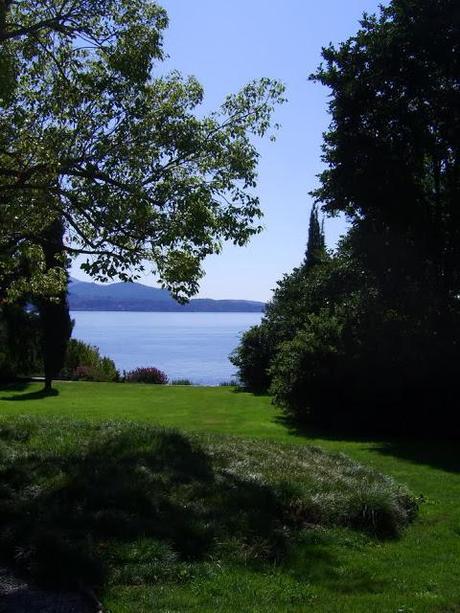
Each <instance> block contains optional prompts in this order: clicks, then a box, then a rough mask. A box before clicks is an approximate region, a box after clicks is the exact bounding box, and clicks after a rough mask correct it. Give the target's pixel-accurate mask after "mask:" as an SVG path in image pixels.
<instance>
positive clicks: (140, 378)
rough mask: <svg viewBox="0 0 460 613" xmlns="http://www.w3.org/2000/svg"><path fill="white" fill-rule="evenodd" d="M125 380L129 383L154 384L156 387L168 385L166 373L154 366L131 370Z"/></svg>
mask: <svg viewBox="0 0 460 613" xmlns="http://www.w3.org/2000/svg"><path fill="white" fill-rule="evenodd" d="M125 380H126V381H127V382H128V383H153V384H156V385H166V383H168V377H167V375H166V373H164V372H163V371H162V370H159V369H158V368H155V367H154V366H145V367H141V368H136V369H134V370H130V371H129V372H128V373H126V377H125Z"/></svg>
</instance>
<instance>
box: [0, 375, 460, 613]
mask: <svg viewBox="0 0 460 613" xmlns="http://www.w3.org/2000/svg"><path fill="white" fill-rule="evenodd" d="M38 390H39V388H38V386H36V385H32V386H23V387H22V389H19V388H16V389H12V388H10V389H9V390H4V391H3V392H0V412H1V414H2V415H4V416H17V415H21V414H23V415H40V416H42V417H60V416H63V415H65V416H68V417H73V418H78V419H84V420H90V421H92V422H100V421H107V420H108V419H116V420H121V419H125V418H126V419H129V420H134V421H137V422H144V423H145V422H149V423H153V424H161V425H167V426H174V427H177V426H180V427H181V428H182V429H184V430H188V431H196V432H198V431H201V432H202V433H204V434H202V435H200V440H199V441H195V438H194V437H192V443H190V444H191V445H192V447H193V445H194V444H195V443H196V444H198V445H199V448H200V449H201V451H202V452H203V453H204V454H205V456H206V457H207V458H208V460H206V462H210V463H211V465H212V467H213V474H214V475H215V474H216V473H217V474H220V471H221V470H223V471H224V473H225V470H230V473H231V472H232V470H234V469H233V468H232V465H233V464H232V463H233V459H232V458H233V456H235V458H238V459H235V460H234V461H235V462H236V463H237V464H238V463H239V464H241V465H243V466H246V467H247V470H248V471H249V472H248V475H250V474H254V475H256V476H257V475H258V474H259V473H260V468H259V466H258V461H259V459H258V458H259V456H261V457H262V460H260V461H261V462H262V463H263V464H264V465H265V466H266V468H267V469H266V471H265V473H264V480H265V482H266V485H267V487H268V488H269V490H270V491H271V492H273V493H274V495H275V494H276V495H277V496H279V497H280V498H279V500H281V501H283V504H285V505H286V507H283V508H285V509H286V508H287V509H289V510H290V512H291V513H293V517H292V516H291V517H292V521H293V525H294V528H292V527H291V528H290V530H291V532H290V538H289V539H288V544H289V546H288V547H287V548H286V549H284V550H283V547H282V546H281V544H282V542H283V541H282V539H281V540H280V541H278V540H277V541H276V547H274V550H275V551H278V549H277V548H278V547H280V549H279V554H278V555H275V556H273V553H270V554H268V555H267V551H270V548H268V549H267V546H266V545H265V546H264V547H262V548H261V551H263V552H265V553H264V554H263V555H261V554H260V553H259V554H258V556H259V557H257V556H254V552H257V551H259V550H258V549H257V547H256V548H255V549H254V546H253V544H252V546H251V547H249V548H248V551H249V552H250V553H249V554H248V553H247V552H245V549H244V547H243V548H242V547H241V546H240V545H241V543H242V542H243V541H244V539H243V537H242V534H241V533H240V535H239V537H238V538H239V539H240V540H239V541H237V542H238V543H239V545H238V546H237V547H235V546H234V544H233V549H232V547H229V545H228V542H227V544H226V545H225V546H224V545H222V547H223V549H220V550H219V548H217V549H213V551H214V553H213V554H211V553H210V551H211V549H212V548H211V549H210V550H206V553H204V554H203V556H202V558H201V559H199V560H197V559H195V560H189V559H186V558H184V557H183V556H182V554H180V555H179V557H178V558H174V559H173V561H172V562H171V564H172V566H171V568H175V569H176V570H177V569H180V571H179V572H178V573H176V574H174V573H175V571H171V572H172V574H170V575H167V576H161V575H160V574H159V570H158V569H157V570H155V568H158V566H157V567H155V564H154V563H153V562H152V560H155V559H156V558H155V556H154V555H153V553H152V550H149V548H148V547H147V549H146V550H145V551H144V550H143V549H142V546H141V544H142V543H143V542H144V541H145V539H144V537H142V538H141V539H137V537H136V538H135V539H134V540H133V541H131V542H130V544H128V546H126V543H124V544H122V545H123V546H122V547H121V549H120V548H119V549H114V550H112V552H111V555H112V556H116V555H118V556H119V558H118V559H119V561H118V562H116V564H115V563H114V562H110V564H109V568H114V567H115V566H116V567H120V568H125V569H126V570H125V571H123V572H125V573H126V574H125V575H120V576H119V578H117V574H116V572H115V571H111V572H112V573H113V575H112V579H111V580H110V581H109V587H108V589H107V590H106V591H105V592H104V596H103V601H104V604H105V605H106V606H107V607H108V608H109V609H110V610H112V611H117V612H118V611H120V612H121V611H127V612H128V611H145V612H147V611H152V610H159V611H230V610H233V609H235V608H239V609H240V610H244V611H284V610H286V611H304V610H305V611H307V610H311V609H313V610H317V611H395V612H396V611H430V612H431V611H433V612H442V611H444V612H448V611H450V612H455V611H460V565H459V564H458V560H459V559H460V505H459V502H460V477H459V474H458V471H459V469H460V458H459V452H458V447H457V445H455V444H454V443H448V442H445V441H443V442H440V441H412V442H411V441H404V440H392V441H380V440H364V439H363V440H350V439H343V438H342V437H341V436H340V435H338V436H337V437H333V436H330V435H329V436H328V437H324V436H321V435H320V434H319V433H312V432H307V433H305V432H299V431H298V430H296V429H295V428H292V427H290V426H289V424H286V423H284V421H283V420H282V418H281V417H280V415H279V414H278V413H277V412H276V410H275V409H274V408H273V407H272V406H271V404H270V400H269V399H268V398H267V397H263V396H259V397H255V396H251V395H249V394H241V393H237V392H234V391H233V390H232V389H230V388H190V387H188V388H179V387H177V388H174V387H168V388H158V387H155V388H152V387H149V386H141V385H139V386H135V385H131V386H129V385H116V384H112V385H111V384H81V383H62V384H59V385H58V394H57V395H55V396H52V397H43V396H41V394H40V393H39V392H38ZM11 398H15V399H14V400H10V399H11ZM20 398H24V400H20ZM50 427H51V426H50ZM211 432H226V433H229V434H230V433H231V434H233V435H237V436H238V437H244V438H248V437H250V438H253V439H256V441H255V442H253V443H248V442H246V441H241V443H240V452H239V455H238V456H236V454H235V453H234V450H233V451H232V452H231V454H230V456H229V457H227V460H226V461H227V462H228V464H227V468H226V469H225V470H224V468H223V467H221V466H220V464H219V462H220V460H219V453H220V452H219V445H220V443H218V442H216V443H214V444H213V443H212V441H213V440H214V437H212V436H211V438H209V433H211ZM206 433H207V434H206ZM52 438H55V437H52ZM218 440H220V438H219V437H218V439H215V441H218ZM234 440H235V439H233V438H232V439H231V441H232V442H230V441H226V443H225V445H226V446H228V447H227V448H228V449H232V447H231V445H232V444H233V441H234ZM266 440H271V441H278V443H282V444H281V445H280V444H278V445H275V447H271V445H266V444H265V442H262V441H266ZM193 441H195V443H194V442H193ZM286 443H288V444H286ZM306 443H309V444H311V443H314V445H317V446H320V447H322V448H324V449H327V450H329V451H332V452H345V453H346V454H347V455H348V456H350V457H351V458H353V459H355V460H358V461H359V462H360V463H361V464H365V465H367V466H371V467H373V468H374V469H377V470H378V471H381V472H383V473H386V474H389V475H391V476H392V477H394V478H395V479H396V480H397V481H398V482H399V483H402V484H405V485H407V486H408V487H409V488H410V490H411V491H412V492H414V493H415V494H416V496H417V497H418V498H419V501H420V502H421V504H420V511H419V515H418V517H417V518H416V519H415V521H414V522H413V523H412V524H411V525H410V526H409V527H408V528H407V529H406V530H405V531H404V534H403V536H402V538H399V539H384V540H382V539H376V538H375V537H374V536H372V535H370V534H369V533H368V532H366V531H363V530H362V529H356V528H355V529H352V528H349V527H346V526H343V525H340V523H341V522H340V521H338V520H337V516H336V518H335V519H334V520H333V519H331V518H330V519H329V520H328V521H326V520H325V519H324V518H323V519H322V520H321V521H320V522H319V523H316V524H315V522H318V519H315V520H314V521H313V524H315V525H317V526H318V525H319V527H318V528H316V529H313V528H310V529H305V526H303V527H302V528H299V525H298V524H296V523H295V519H294V518H295V509H296V508H297V507H296V505H295V504H293V502H292V501H293V500H295V499H296V497H297V499H298V498H299V497H300V498H301V499H302V500H304V498H302V497H303V496H305V491H304V489H303V488H304V485H302V483H303V482H302V481H299V479H298V475H297V469H295V468H291V472H292V477H293V478H292V480H291V481H292V482H295V483H296V487H295V488H294V489H292V488H291V489H289V488H287V492H286V490H285V489H284V490H283V488H282V487H280V486H279V481H278V480H277V479H278V476H277V475H279V474H285V473H286V472H287V471H286V468H285V464H284V462H285V460H284V459H283V452H284V450H285V449H286V450H287V451H286V453H287V454H288V455H289V456H290V459H291V460H292V463H291V467H292V466H294V467H295V466H297V467H299V466H300V465H301V463H302V462H301V461H300V463H299V460H298V458H297V456H296V453H297V452H296V451H295V450H296V449H297V450H298V452H299V453H300V454H302V453H304V445H305V444H306ZM15 444H16V443H15ZM50 444H51V443H50ZM272 444H273V443H272ZM213 445H217V449H215V448H214V447H213ZM247 445H249V447H250V449H252V450H257V452H255V453H252V452H249V451H248V450H246V446H247ZM252 445H255V446H254V447H253V446H252ZM258 445H261V447H258ZM272 449H273V452H272ZM264 450H267V451H266V452H267V454H268V455H269V456H270V457H273V458H274V461H273V462H271V464H270V466H271V468H270V469H268V466H267V464H266V460H265V457H264V453H265V451H264ZM248 454H249V456H250V457H249V459H248V458H247V456H248ZM328 457H329V456H328ZM209 458H211V459H210V460H209ZM251 458H252V459H251ZM296 458H297V459H296ZM244 470H246V469H244ZM300 472H301V473H302V469H300ZM323 481H324V482H325V483H328V482H329V477H325V478H324V479H323ZM331 488H332V490H333V491H336V486H335V484H332V483H331ZM307 489H308V488H307ZM321 495H322V496H324V495H325V491H324V490H323V491H322V492H321ZM283 496H286V497H287V498H283ZM288 500H289V501H290V503H288ZM307 500H309V501H310V503H311V498H309V499H308V498H307ZM226 504H228V503H226ZM253 506H254V505H253V504H252V503H251V505H250V507H251V508H252V507H253ZM255 506H256V508H257V505H255ZM259 506H261V505H259ZM321 506H322V505H321ZM340 506H341V505H337V508H340ZM300 508H301V510H302V513H305V510H306V509H309V512H310V513H312V508H311V506H308V505H306V506H305V502H303V503H302V504H301V505H300ZM221 511H222V509H221ZM230 515H231V514H230ZM269 515H270V514H269ZM312 515H314V514H313V513H312ZM332 516H333V515H332ZM283 517H284V515H283ZM277 521H278V520H277ZM218 523H219V522H218ZM224 523H225V522H224ZM307 523H308V521H307ZM361 528H362V526H361ZM226 530H227V531H228V532H227V534H228V533H230V532H231V530H230V529H229V528H228V527H227V528H226ZM211 532H212V531H211ZM270 533H271V530H270ZM274 533H275V534H276V533H277V532H276V530H275V531H274ZM278 534H279V532H278ZM281 534H283V531H282V530H281ZM243 536H244V535H243ZM246 538H247V535H246ZM109 540H110V541H111V542H113V546H115V544H114V542H115V539H114V538H112V537H111V538H110V539H109ZM154 540H155V542H156V543H160V545H161V547H163V548H164V546H165V544H166V545H167V547H170V546H171V545H170V544H168V539H158V536H157V537H155V539H154ZM217 541H219V538H217ZM257 542H259V541H257ZM262 542H263V539H262ZM132 543H134V545H133V544H132ZM136 543H137V544H136ZM251 543H253V542H252V541H251ZM160 545H157V546H160ZM120 546H121V545H120ZM132 547H133V548H134V552H135V553H133V550H132ZM138 550H139V551H138ZM161 551H164V549H162V550H161ZM203 551H204V550H203ZM272 551H273V550H272ZM117 552H118V553H117ZM155 555H156V556H157V558H158V559H160V560H163V558H161V555H163V554H160V553H158V552H157V554H155ZM168 555H169V554H168ZM176 555H178V554H177V552H176ZM139 556H140V557H139ZM142 556H143V557H142ZM181 556H182V557H181ZM245 556H247V557H245ZM140 559H143V560H144V563H145V565H146V569H144V570H145V572H146V573H147V572H150V571H147V568H150V569H151V572H152V574H151V575H150V576H147V575H142V573H141V575H140V576H139V577H138V579H136V580H134V579H132V577H133V576H134V577H136V576H137V575H138V574H139V573H138V570H139V564H140V561H139V560H140ZM120 560H122V561H123V562H122V563H121V562H120ZM163 564H166V563H165V562H164V560H163V562H161V564H160V565H163ZM111 565H112V566H111ZM181 565H182V566H181ZM141 566H142V564H141ZM166 566H167V565H166ZM128 568H131V570H127V569H128ZM136 569H137V570H136ZM152 569H153V570H152ZM120 572H121V571H120ZM142 572H144V571H142ZM168 572H169V571H168ZM129 577H131V579H130V578H129Z"/></svg>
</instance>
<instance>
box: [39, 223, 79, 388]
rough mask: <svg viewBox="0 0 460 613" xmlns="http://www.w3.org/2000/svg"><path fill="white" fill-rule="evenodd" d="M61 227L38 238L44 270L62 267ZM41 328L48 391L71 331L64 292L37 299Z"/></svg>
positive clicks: (63, 354) (62, 245)
mask: <svg viewBox="0 0 460 613" xmlns="http://www.w3.org/2000/svg"><path fill="white" fill-rule="evenodd" d="M63 237H64V226H63V223H62V220H61V219H57V220H56V221H54V222H53V223H52V224H50V225H49V226H48V227H47V228H46V229H45V231H44V233H43V236H42V243H41V244H42V249H43V253H44V255H45V263H46V268H47V269H51V268H62V267H65V257H64V242H63ZM38 308H39V313H40V323H41V329H42V350H43V368H44V372H45V388H44V389H45V391H46V392H49V391H51V389H52V381H53V379H54V378H55V377H56V375H58V374H59V372H60V371H61V370H62V368H63V366H64V360H65V354H66V350H67V343H68V340H69V338H70V335H71V332H72V322H71V319H70V315H69V306H68V302H67V292H66V291H64V292H61V293H60V294H58V295H57V296H53V297H52V298H51V299H50V298H48V299H47V298H41V299H40V301H39V303H38Z"/></svg>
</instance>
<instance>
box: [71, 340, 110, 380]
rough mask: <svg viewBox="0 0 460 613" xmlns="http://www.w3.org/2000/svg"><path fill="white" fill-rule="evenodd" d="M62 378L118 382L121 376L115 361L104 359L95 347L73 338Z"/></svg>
mask: <svg viewBox="0 0 460 613" xmlns="http://www.w3.org/2000/svg"><path fill="white" fill-rule="evenodd" d="M60 374H61V376H62V377H64V378H67V379H73V380H75V381H79V380H84V381H118V380H119V378H120V374H119V372H118V370H117V368H116V366H115V363H114V362H113V360H111V359H110V358H107V357H102V356H101V354H100V353H99V349H98V348H97V347H94V346H93V345H89V344H87V343H84V342H83V341H79V340H76V339H74V338H72V339H71V340H70V341H69V344H68V346H67V353H66V358H65V362H64V368H63V369H62V371H61V373H60Z"/></svg>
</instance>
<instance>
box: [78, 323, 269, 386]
mask: <svg viewBox="0 0 460 613" xmlns="http://www.w3.org/2000/svg"><path fill="white" fill-rule="evenodd" d="M71 317H72V319H73V320H75V327H74V330H73V338H77V339H79V340H82V341H85V342H86V343H90V344H91V345H96V346H97V347H99V349H100V350H101V354H102V355H105V356H108V357H110V358H112V360H113V361H114V362H115V364H116V365H117V368H118V369H119V370H120V371H123V370H132V369H133V368H136V367H138V366H156V367H157V368H160V369H161V370H163V371H164V372H165V373H166V374H167V375H168V377H169V379H170V380H171V379H190V380H191V381H192V383H199V384H202V385H218V384H219V383H222V382H223V381H228V380H230V379H232V378H233V377H234V373H235V367H234V366H233V365H232V364H231V363H230V361H229V359H228V356H229V354H230V353H231V352H232V351H233V349H234V348H235V347H236V346H237V345H238V342H239V339H240V336H241V334H242V333H243V332H244V331H245V330H247V329H248V328H250V327H251V326H253V325H255V324H258V323H259V322H260V320H261V318H262V313H145V312H142V313H140V312H133V311H129V312H128V311H71Z"/></svg>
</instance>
